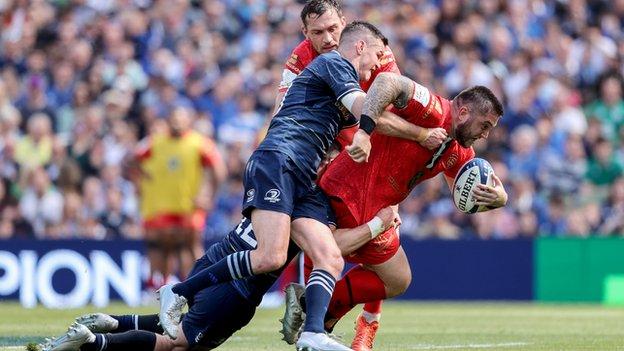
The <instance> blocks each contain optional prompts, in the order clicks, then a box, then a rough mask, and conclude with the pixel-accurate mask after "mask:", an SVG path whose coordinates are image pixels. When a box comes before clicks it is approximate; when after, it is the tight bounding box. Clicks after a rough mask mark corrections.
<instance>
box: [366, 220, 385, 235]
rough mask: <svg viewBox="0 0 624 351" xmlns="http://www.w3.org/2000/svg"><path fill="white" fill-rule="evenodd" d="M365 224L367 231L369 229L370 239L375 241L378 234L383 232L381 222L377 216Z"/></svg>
mask: <svg viewBox="0 0 624 351" xmlns="http://www.w3.org/2000/svg"><path fill="white" fill-rule="evenodd" d="M366 224H367V225H368V229H370V232H371V239H375V238H376V237H377V236H378V235H379V234H381V233H383V232H384V231H385V228H384V225H383V221H382V220H381V218H379V217H377V216H375V217H373V219H371V220H370V221H368V222H366Z"/></svg>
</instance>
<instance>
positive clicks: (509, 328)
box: [0, 302, 624, 351]
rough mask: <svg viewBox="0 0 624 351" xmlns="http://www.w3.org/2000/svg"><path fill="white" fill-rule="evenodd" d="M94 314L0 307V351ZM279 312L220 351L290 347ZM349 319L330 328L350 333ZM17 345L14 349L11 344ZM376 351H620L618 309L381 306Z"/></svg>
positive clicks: (117, 308)
mask: <svg viewBox="0 0 624 351" xmlns="http://www.w3.org/2000/svg"><path fill="white" fill-rule="evenodd" d="M95 310H97V309H95V308H92V307H91V308H85V309H74V310H46V309H43V308H36V309H23V308H21V307H20V306H19V305H17V304H14V303H0V317H1V318H0V351H9V350H11V351H13V350H24V347H23V345H25V344H26V343H27V342H31V341H34V342H39V341H41V340H42V339H43V337H46V336H56V335H57V334H59V333H62V332H64V331H65V329H66V327H67V325H68V324H69V323H70V322H71V321H72V320H73V318H74V317H76V316H78V315H81V314H83V313H86V312H92V311H95ZM103 311H104V312H107V313H111V314H120V313H130V312H132V313H155V311H156V308H155V307H144V308H136V309H129V308H127V307H125V306H122V305H112V306H110V307H108V308H106V309H103ZM281 313H282V310H281V309H272V310H258V313H257V314H256V317H255V318H254V320H253V322H252V323H251V324H250V325H249V326H248V327H247V328H245V329H243V331H241V332H239V333H237V334H235V335H234V336H233V337H232V338H231V339H230V340H229V341H227V342H226V343H225V344H224V345H223V346H222V347H221V348H220V350H229V351H234V350H275V351H280V350H293V349H294V347H292V346H288V345H286V344H284V343H283V342H282V341H280V340H279V334H278V333H277V330H278V328H279V325H278V322H277V319H278V318H279V317H280V316H281ZM356 313H357V311H355V312H352V313H351V314H349V315H348V316H347V317H346V318H345V319H344V320H343V322H341V323H340V324H339V325H338V327H337V328H336V332H337V333H338V334H341V333H343V334H344V338H345V341H347V342H350V340H351V338H352V336H353V330H352V328H353V320H354V317H355V315H356ZM16 346H19V347H16ZM375 350H380V351H381V350H401V351H402V350H549V351H551V350H566V351H569V350H624V308H606V307H602V306H599V305H552V304H549V305H542V304H533V303H403V302H394V303H386V304H385V305H384V314H383V317H382V324H381V328H380V332H379V335H378V337H377V343H376V347H375Z"/></svg>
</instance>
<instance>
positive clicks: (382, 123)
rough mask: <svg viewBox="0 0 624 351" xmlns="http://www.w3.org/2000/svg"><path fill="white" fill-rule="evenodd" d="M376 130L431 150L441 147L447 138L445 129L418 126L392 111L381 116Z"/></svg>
mask: <svg viewBox="0 0 624 351" xmlns="http://www.w3.org/2000/svg"><path fill="white" fill-rule="evenodd" d="M375 130H376V131H377V132H379V133H381V134H384V135H388V136H392V137H397V138H402V139H407V140H412V141H415V142H417V143H419V144H420V145H422V146H424V147H425V148H427V149H429V150H433V149H435V148H437V147H439V146H440V144H442V143H443V142H444V139H446V137H447V133H446V130H444V128H425V127H421V126H417V125H415V124H414V123H411V122H408V121H407V120H405V119H404V118H401V117H400V116H398V115H396V114H394V113H392V112H390V111H384V112H383V113H382V114H381V116H380V117H379V120H378V121H377V126H376V128H375Z"/></svg>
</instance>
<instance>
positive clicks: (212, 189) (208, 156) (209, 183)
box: [195, 140, 227, 211]
mask: <svg viewBox="0 0 624 351" xmlns="http://www.w3.org/2000/svg"><path fill="white" fill-rule="evenodd" d="M200 157H201V162H202V166H203V177H202V183H201V187H200V190H199V192H198V194H197V196H196V197H195V206H196V207H197V208H201V209H203V210H206V211H209V210H210V209H211V207H212V205H213V204H214V201H215V198H216V196H217V190H218V189H219V187H220V186H221V184H223V182H225V179H226V178H227V167H226V165H225V162H224V161H223V158H222V157H221V154H220V153H219V151H218V150H217V148H216V146H215V145H214V143H212V141H210V140H206V141H205V142H204V146H203V147H202V149H201V150H200Z"/></svg>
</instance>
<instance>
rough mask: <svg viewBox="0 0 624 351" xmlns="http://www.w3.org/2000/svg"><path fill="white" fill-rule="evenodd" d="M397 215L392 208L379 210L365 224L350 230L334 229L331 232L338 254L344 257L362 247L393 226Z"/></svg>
mask: <svg viewBox="0 0 624 351" xmlns="http://www.w3.org/2000/svg"><path fill="white" fill-rule="evenodd" d="M397 218H398V214H397V213H396V212H395V211H394V209H393V208H392V207H385V208H383V209H381V210H380V211H379V212H377V214H376V215H375V217H374V218H373V219H372V220H370V221H369V222H367V223H364V224H362V225H360V226H358V227H355V228H350V229H336V230H334V231H333V234H334V239H335V240H336V244H338V247H339V248H340V253H341V254H342V255H343V256H345V255H348V254H350V253H352V252H354V251H355V250H357V249H359V248H360V247H362V246H363V245H364V244H366V243H367V242H369V241H370V240H372V239H374V238H376V237H377V235H379V234H381V233H383V232H385V231H386V230H387V229H388V228H390V227H391V226H393V225H395V223H396V222H397Z"/></svg>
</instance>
